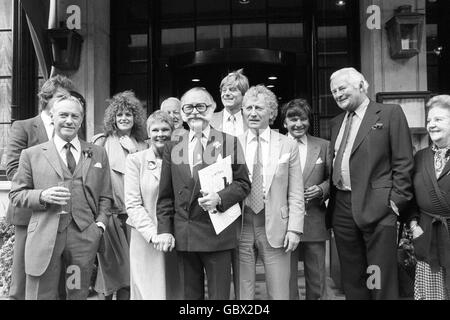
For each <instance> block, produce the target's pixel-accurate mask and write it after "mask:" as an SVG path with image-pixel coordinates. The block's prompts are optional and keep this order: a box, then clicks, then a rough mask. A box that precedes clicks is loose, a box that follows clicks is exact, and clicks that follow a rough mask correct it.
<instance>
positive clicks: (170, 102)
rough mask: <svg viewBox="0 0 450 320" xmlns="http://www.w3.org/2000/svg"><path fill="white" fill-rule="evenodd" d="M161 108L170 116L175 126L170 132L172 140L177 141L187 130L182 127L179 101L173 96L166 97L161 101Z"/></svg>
mask: <svg viewBox="0 0 450 320" xmlns="http://www.w3.org/2000/svg"><path fill="white" fill-rule="evenodd" d="M161 110H162V111H164V112H167V113H168V114H169V116H170V117H171V118H172V120H173V126H174V128H175V129H174V130H173V132H172V141H178V140H179V139H180V137H181V136H182V135H183V134H185V133H186V132H187V130H186V129H184V128H183V119H181V101H180V100H178V99H177V98H174V97H170V98H167V99H166V100H164V101H163V102H162V103H161Z"/></svg>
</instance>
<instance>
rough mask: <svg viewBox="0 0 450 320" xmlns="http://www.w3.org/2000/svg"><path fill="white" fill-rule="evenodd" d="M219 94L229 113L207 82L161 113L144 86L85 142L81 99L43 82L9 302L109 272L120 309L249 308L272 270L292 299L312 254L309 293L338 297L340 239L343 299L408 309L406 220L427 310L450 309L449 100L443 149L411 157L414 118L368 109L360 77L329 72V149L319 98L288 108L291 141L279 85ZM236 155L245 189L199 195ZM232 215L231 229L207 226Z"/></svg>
mask: <svg viewBox="0 0 450 320" xmlns="http://www.w3.org/2000/svg"><path fill="white" fill-rule="evenodd" d="M219 88H220V94H221V102H222V104H223V107H224V108H223V110H222V111H220V112H214V111H215V110H216V102H215V101H214V99H213V97H212V96H211V94H210V93H209V92H208V91H207V90H206V89H205V88H200V87H195V88H192V89H190V90H188V91H187V92H185V93H184V94H183V96H182V97H181V99H180V100H179V99H177V98H174V97H171V98H168V99H166V100H165V101H163V103H162V104H161V107H160V110H158V111H155V112H153V113H152V114H151V115H150V116H149V117H148V119H146V114H145V111H144V109H143V106H142V104H141V102H140V101H139V99H138V98H137V97H136V96H135V95H134V93H133V92H132V91H124V92H121V93H118V94H116V95H114V96H113V97H112V98H111V99H110V100H109V101H108V107H107V109H106V111H105V117H104V132H103V133H101V134H98V135H95V136H94V137H93V138H92V141H91V142H92V143H86V142H84V141H82V140H81V139H79V129H80V127H81V124H82V121H83V117H84V112H85V106H86V103H85V100H84V98H83V97H82V96H81V95H80V94H79V93H77V92H76V91H74V86H73V84H72V83H71V81H70V80H69V79H67V78H66V77H64V76H61V75H58V76H55V77H53V78H50V79H49V80H48V81H46V82H45V83H44V85H43V87H42V89H41V91H40V93H39V101H40V114H39V115H38V116H36V117H35V118H32V119H28V120H22V121H16V122H14V123H13V125H12V127H11V137H12V138H11V141H10V143H9V145H8V153H7V155H8V156H7V175H8V178H9V179H10V180H11V181H12V188H11V191H10V200H11V201H10V207H9V208H8V214H7V218H8V221H9V223H11V224H14V225H15V226H16V228H15V230H16V237H15V244H14V257H13V272H12V283H11V288H10V298H11V299H86V298H87V297H88V294H89V289H90V286H91V283H92V281H91V278H92V274H93V269H94V266H95V265H96V266H97V272H96V280H95V290H96V291H97V292H98V293H102V294H103V295H104V296H105V298H106V299H112V297H113V295H115V296H116V298H117V299H124V300H126V299H132V300H141V299H193V300H198V299H204V298H205V297H208V298H209V299H217V300H228V299H230V298H235V299H242V300H247V299H250V300H251V299H254V298H255V281H256V280H255V279H256V265H257V261H261V262H262V263H263V265H264V271H265V282H266V286H267V294H268V298H269V299H277V300H279V299H282V300H288V299H291V300H294V299H299V292H298V285H297V269H298V261H299V257H300V256H303V261H304V273H305V285H306V299H308V300H316V299H328V298H329V296H328V290H327V272H326V264H325V251H326V250H325V248H326V241H327V240H328V239H329V238H330V229H332V230H333V233H334V237H335V240H336V245H337V251H338V254H339V260H340V266H341V267H340V270H341V277H342V288H343V291H344V293H345V295H346V298H347V299H397V298H398V279H397V232H398V222H401V223H406V224H407V225H408V227H409V228H410V230H411V232H412V234H413V238H414V239H413V242H414V245H415V248H416V256H417V259H418V260H419V261H418V264H417V268H416V279H415V292H414V295H415V298H416V299H448V298H449V297H450V296H449V293H450V292H449V287H450V237H449V232H450V227H449V222H450V221H449V220H450V199H448V194H450V193H449V189H450V178H449V177H447V176H448V174H449V172H450V163H448V159H449V158H450V151H449V149H450V96H445V95H441V96H436V97H434V98H432V99H431V100H430V101H429V103H428V107H429V112H428V118H427V130H428V132H429V136H430V139H431V141H432V143H431V146H430V147H429V148H426V149H424V150H421V151H419V152H417V154H416V155H415V158H414V157H413V150H412V143H411V136H410V130H409V127H408V123H407V120H406V117H405V115H404V113H403V111H402V109H401V107H400V106H398V105H385V104H379V103H375V102H373V101H370V100H369V98H368V95H367V89H368V83H367V81H366V80H365V79H364V76H363V75H362V74H361V73H359V72H358V71H357V70H355V69H354V68H344V69H340V70H338V71H336V72H335V73H333V75H332V76H331V78H330V89H331V93H332V95H333V97H334V99H335V101H336V103H337V105H338V106H339V107H340V108H341V109H342V110H343V111H344V112H343V113H342V114H340V115H338V116H337V117H336V118H334V119H333V120H332V121H331V123H330V128H331V141H327V140H324V139H321V138H317V137H313V136H312V135H311V134H310V130H309V129H310V126H311V123H312V116H313V114H312V110H311V107H310V106H309V104H308V102H307V101H306V100H305V99H294V100H291V101H289V102H288V103H286V104H284V105H283V106H282V107H281V117H282V120H283V126H284V128H285V129H286V131H287V134H286V135H283V134H280V133H279V132H278V131H277V130H273V129H271V128H270V124H271V123H273V122H274V120H275V118H276V117H277V116H278V113H279V112H278V110H279V106H278V100H277V98H276V96H275V94H274V93H273V92H272V91H271V90H270V89H268V88H267V87H265V86H264V85H256V86H252V87H250V85H249V81H248V79H247V77H246V76H245V75H244V74H243V72H242V70H238V71H234V72H231V73H230V74H228V75H227V76H226V77H225V78H224V79H223V80H222V82H221V83H220V87H219ZM227 157H230V159H231V165H230V167H231V175H232V180H231V181H229V182H228V183H226V184H225V185H224V188H223V189H222V190H220V191H218V192H212V191H211V190H202V187H201V183H200V178H199V170H201V169H203V168H205V167H207V166H209V165H211V164H213V163H215V162H216V161H217V160H218V159H225V158H227ZM236 205H238V206H239V208H240V212H241V215H240V217H239V218H238V219H236V220H235V221H234V222H232V223H231V224H230V225H228V226H227V227H226V228H225V229H224V230H223V231H221V232H220V233H218V234H217V233H216V231H215V229H214V226H213V224H212V222H211V218H210V215H212V214H218V215H220V214H222V213H223V212H226V211H227V210H228V209H230V208H232V207H234V206H236ZM205 276H206V278H205ZM205 279H206V288H207V292H205ZM373 279H375V280H373ZM232 284H233V288H234V290H233V292H231V288H232V286H231V285H232Z"/></svg>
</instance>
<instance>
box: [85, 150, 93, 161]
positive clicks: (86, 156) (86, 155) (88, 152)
mask: <svg viewBox="0 0 450 320" xmlns="http://www.w3.org/2000/svg"><path fill="white" fill-rule="evenodd" d="M83 155H84V158H85V159H86V158H91V157H92V150H91V148H89V149H86V150H83Z"/></svg>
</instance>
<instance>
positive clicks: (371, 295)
mask: <svg viewBox="0 0 450 320" xmlns="http://www.w3.org/2000/svg"><path fill="white" fill-rule="evenodd" d="M335 200H336V201H335V208H334V211H333V221H332V223H333V232H334V236H335V239H336V246H337V251H338V255H339V260H340V264H341V278H342V285H343V291H344V293H345V296H346V298H347V299H350V300H369V299H374V300H375V299H376V300H394V299H398V277H397V229H396V221H397V218H396V216H395V214H394V213H392V214H390V215H388V216H386V217H385V218H383V219H382V220H381V221H379V222H378V223H377V224H376V225H374V226H373V227H367V228H365V229H362V228H360V227H358V226H357V225H356V223H355V220H354V219H353V216H352V211H351V209H352V205H351V192H345V191H337V193H336V199H335Z"/></svg>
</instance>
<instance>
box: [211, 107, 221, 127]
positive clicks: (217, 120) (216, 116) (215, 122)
mask: <svg viewBox="0 0 450 320" xmlns="http://www.w3.org/2000/svg"><path fill="white" fill-rule="evenodd" d="M222 120H223V110H222V111H220V112H216V113H213V116H212V118H211V123H210V124H211V127H213V128H214V129H216V130H218V131H222V129H223V123H222Z"/></svg>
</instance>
